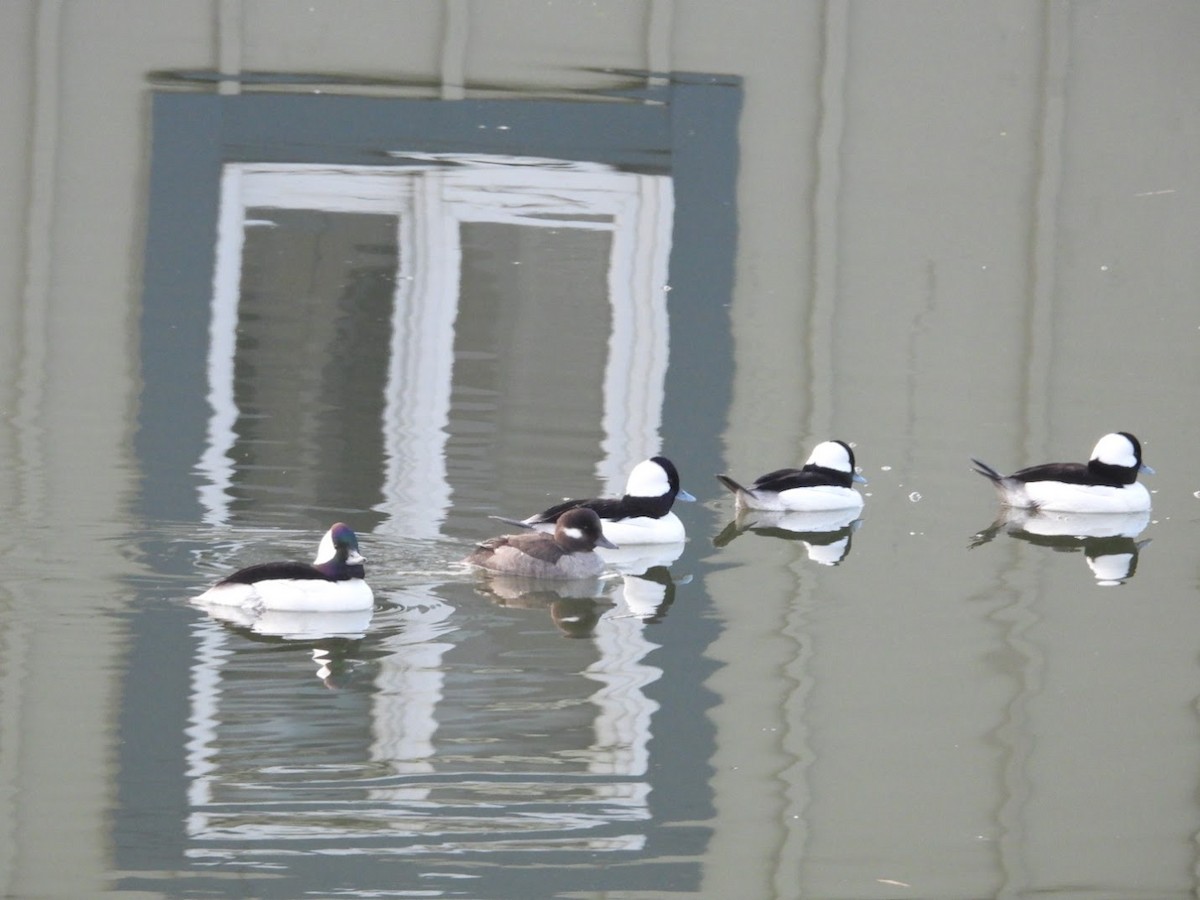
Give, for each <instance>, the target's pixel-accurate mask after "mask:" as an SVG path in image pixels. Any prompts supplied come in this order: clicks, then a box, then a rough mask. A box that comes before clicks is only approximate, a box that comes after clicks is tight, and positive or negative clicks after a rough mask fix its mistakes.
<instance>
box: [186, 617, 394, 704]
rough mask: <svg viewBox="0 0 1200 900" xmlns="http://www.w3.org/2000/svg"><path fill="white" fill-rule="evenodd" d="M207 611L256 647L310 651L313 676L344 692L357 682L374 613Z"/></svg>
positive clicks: (217, 620) (333, 688)
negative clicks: (270, 646)
mask: <svg viewBox="0 0 1200 900" xmlns="http://www.w3.org/2000/svg"><path fill="white" fill-rule="evenodd" d="M204 609H205V611H206V612H207V613H208V615H209V618H211V619H212V620H214V621H216V622H219V623H221V624H222V625H224V626H225V627H226V628H227V629H229V630H230V631H233V632H235V633H237V634H239V635H241V636H242V637H243V638H245V639H246V640H248V641H250V642H252V643H254V644H264V645H266V644H276V645H284V644H287V645H295V646H296V650H297V652H299V651H302V650H305V649H308V650H309V652H310V653H311V655H312V661H313V664H314V665H315V666H316V671H315V673H314V674H315V675H316V677H317V679H318V680H319V681H320V682H322V683H323V684H324V685H325V687H327V688H329V689H330V690H341V689H342V688H344V687H347V686H348V685H349V684H350V682H351V681H353V680H354V670H355V669H357V668H358V666H359V664H360V660H359V651H358V648H359V645H360V644H361V642H362V639H363V638H364V637H366V634H367V629H368V628H369V627H370V625H371V615H372V613H373V610H369V609H366V610H357V611H355V612H344V613H305V612H284V611H281V610H258V611H255V610H247V609H242V608H239V607H232V606H225V607H220V606H209V607H205V608H204ZM305 644H307V645H309V647H308V648H306V647H304V646H303V645H305Z"/></svg>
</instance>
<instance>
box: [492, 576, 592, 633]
mask: <svg viewBox="0 0 1200 900" xmlns="http://www.w3.org/2000/svg"><path fill="white" fill-rule="evenodd" d="M477 590H478V591H479V593H480V594H481V595H482V596H484V597H487V599H488V600H490V601H491V602H492V603H494V604H496V605H497V606H503V607H506V608H508V609H537V610H545V611H547V612H549V613H550V618H551V620H552V621H553V622H554V625H555V627H556V628H558V630H559V631H561V632H562V633H563V635H564V636H565V637H571V638H584V637H591V636H592V634H593V633H594V632H595V630H596V626H597V624H599V622H600V618H601V616H603V615H604V613H605V611H606V610H608V609H611V608H612V605H613V604H612V601H611V600H609V599H608V598H607V597H606V596H605V592H606V590H607V585H606V582H605V580H604V579H601V578H578V579H574V580H568V581H557V582H554V581H547V580H545V579H542V578H526V577H522V576H520V575H502V574H494V573H488V574H486V575H485V576H484V577H483V578H481V579H480V582H479V585H478V588H477Z"/></svg>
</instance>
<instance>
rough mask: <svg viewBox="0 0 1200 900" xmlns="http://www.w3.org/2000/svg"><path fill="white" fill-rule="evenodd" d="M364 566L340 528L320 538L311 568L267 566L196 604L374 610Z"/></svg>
mask: <svg viewBox="0 0 1200 900" xmlns="http://www.w3.org/2000/svg"><path fill="white" fill-rule="evenodd" d="M364 562H365V560H364V559H363V557H362V555H361V554H360V553H359V552H358V538H357V537H356V536H355V534H354V532H353V531H352V530H351V529H350V526H349V525H345V524H343V523H341V522H338V523H337V524H336V525H334V526H333V527H332V528H330V529H329V530H328V531H327V532H325V536H324V537H322V538H321V543H320V545H319V546H318V547H317V557H316V559H314V560H313V562H312V564H311V565H310V564H309V563H301V562H269V563H259V564H258V565H255V566H249V567H248V568H245V569H241V570H240V571H237V572H234V573H233V574H232V575H229V576H227V577H225V578H222V579H221V580H220V581H218V582H217V583H216V584H215V585H213V586H212V587H211V588H209V589H208V590H207V591H205V592H204V593H203V594H201V595H200V596H199V597H197V598H196V602H198V603H204V604H213V605H221V606H241V607H251V608H255V609H276V610H290V611H293V612H342V611H349V610H360V609H370V608H371V607H372V606H374V604H375V597H374V594H372V592H371V588H370V587H369V586H368V585H367V583H366V581H364V580H363V578H364V572H363V563H364Z"/></svg>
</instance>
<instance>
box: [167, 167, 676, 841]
mask: <svg viewBox="0 0 1200 900" xmlns="http://www.w3.org/2000/svg"><path fill="white" fill-rule="evenodd" d="M403 163H404V164H403V165H396V166H325V165H308V164H260V163H255V164H238V163H234V164H228V165H226V166H225V168H224V170H223V174H222V178H221V204H220V213H219V217H218V234H217V248H216V263H215V267H214V276H213V298H212V318H211V333H210V342H209V352H208V399H209V403H210V406H211V414H210V419H209V426H208V435H207V442H206V446H205V449H204V452H203V454H202V457H201V459H200V461H199V463H198V469H199V471H200V472H201V474H202V475H203V477H204V484H203V486H202V487H201V489H200V500H201V503H202V505H203V508H204V518H205V521H206V522H208V523H209V524H214V525H226V524H229V522H230V519H231V502H232V487H233V484H234V475H235V469H236V463H235V462H234V461H233V457H232V450H233V448H234V443H235V440H236V431H235V429H236V425H237V421H238V416H239V410H238V409H237V405H236V398H235V393H234V371H235V355H236V351H237V324H238V315H239V312H238V306H239V295H240V282H241V272H242V263H243V259H242V258H243V251H244V246H245V234H246V229H247V228H251V227H256V226H258V225H259V224H261V223H257V222H255V221H253V220H252V219H251V218H250V217H249V215H248V211H249V210H252V209H271V208H274V209H290V210H308V211H320V212H323V213H347V214H382V215H390V216H394V217H395V218H396V220H397V228H398V234H397V246H398V259H397V268H396V276H395V285H396V288H395V295H394V298H393V299H394V302H393V314H392V323H391V326H392V333H391V348H390V359H389V363H388V373H387V382H386V385H385V390H386V397H385V401H384V415H383V423H382V428H383V445H384V452H385V478H384V486H383V500H382V503H381V505H380V507H379V509H380V511H382V512H384V513H385V515H386V518H385V520H384V521H383V523H382V524H381V525H380V526H379V527H377V529H376V531H377V532H383V533H394V534H398V535H405V536H409V537H414V538H433V537H436V536H438V535H439V534H440V531H441V527H442V524H443V522H444V520H445V517H446V514H447V512H448V508H449V501H450V494H451V492H450V485H449V482H448V478H447V473H446V468H445V458H446V453H445V445H446V441H447V439H448V428H447V426H448V425H449V412H450V397H451V390H452V384H453V354H454V324H455V319H456V317H457V313H458V301H459V289H460V272H461V262H462V247H461V243H460V235H461V229H462V225H463V224H465V223H508V224H519V225H522V226H530V227H548V228H563V227H570V228H578V229H588V230H599V231H605V232H608V233H609V235H610V246H611V250H610V257H609V266H608V275H607V279H608V284H607V289H608V297H609V301H610V304H611V328H612V330H611V332H610V334H609V335H608V341H607V360H606V364H605V378H604V394H603V397H604V399H603V407H604V408H603V418H602V427H603V434H604V438H603V443H602V447H601V458H600V459H599V461H598V463H597V474H598V476H599V477H600V480H601V482H602V484H603V485H604V490H605V491H606V492H607V493H611V494H619V493H622V492H623V488H624V483H625V479H626V477H627V476H628V472H629V470H630V469H631V468H632V467H633V466H634V465H635V464H636V463H637V462H638V461H640V460H641V459H644V458H646V457H647V456H652V455H654V454H656V453H657V452H659V449H660V445H661V436H660V429H661V420H662V405H663V399H664V389H665V379H666V369H667V362H668V321H667V304H666V289H667V275H668V262H669V255H670V248H671V234H672V228H673V218H674V195H673V188H672V182H671V180H670V178H669V177H666V176H655V175H645V174H637V173H629V172H619V171H616V170H614V169H612V168H611V167H608V166H604V165H599V164H592V163H579V162H562V161H553V162H551V161H547V160H541V159H523V158H514V157H494V156H487V157H469V156H462V155H438V156H414V155H407V156H405V157H404V159H403ZM389 599H391V600H393V601H394V602H395V603H396V604H397V605H398V606H399V607H400V608H402V609H404V610H406V611H411V618H412V621H411V623H410V624H411V626H412V627H411V628H409V629H406V631H405V632H404V633H405V634H407V635H408V637H407V638H402V637H399V636H394V637H392V638H390V639H389V640H388V642H387V647H388V649H389V650H390V651H391V654H390V655H389V656H388V657H386V658H384V659H383V660H381V662H380V672H379V674H378V676H377V685H376V686H377V688H378V689H379V690H378V691H377V693H376V697H375V700H374V704H373V712H372V731H373V734H374V740H373V742H372V745H371V747H370V748H369V755H370V756H371V757H372V758H375V759H378V760H380V761H384V762H387V763H389V764H390V765H393V766H394V767H395V771H396V772H397V773H398V774H418V773H425V772H432V771H433V768H432V766H433V760H434V735H435V733H436V730H437V722H438V718H437V711H438V706H439V704H440V703H441V701H442V699H443V694H444V684H443V677H442V671H443V667H442V657H443V656H444V654H445V653H446V652H447V651H448V650H449V649H450V647H451V645H450V644H448V643H446V642H445V641H444V640H438V636H439V635H440V634H441V633H442V631H443V630H445V629H446V628H448V627H449V624H448V622H447V618H448V616H449V614H450V612H451V611H450V610H449V608H448V607H446V606H445V605H444V604H441V603H440V602H439V601H437V600H436V599H434V598H432V597H430V596H428V595H427V594H424V593H423V592H422V591H421V590H420V589H411V590H403V591H400V592H399V593H397V594H395V595H393V596H391V597H390V598H389ZM606 624H607V625H609V626H612V627H611V629H608V628H602V629H601V631H602V632H603V633H598V634H597V635H596V638H595V641H596V647H597V651H598V655H599V659H598V660H597V662H596V663H595V664H594V665H593V666H592V667H590V668H589V669H588V670H587V671H586V672H584V673H581V676H580V677H584V678H587V679H589V680H593V681H597V682H599V683H600V685H601V686H600V688H599V689H598V690H597V691H596V692H595V693H594V694H593V695H592V696H591V701H592V702H593V703H594V704H595V706H596V707H597V713H596V718H595V721H594V725H593V728H594V731H595V735H596V739H595V741H594V744H593V746H592V748H591V750H590V751H589V758H588V760H587V763H586V767H587V770H588V771H589V772H590V773H591V774H594V775H608V776H618V780H614V781H611V782H604V783H597V784H596V785H595V786H594V793H595V798H596V800H597V801H598V802H600V804H601V806H603V807H605V808H608V809H610V810H611V811H612V813H611V815H615V816H616V818H617V819H619V820H623V821H633V820H641V819H644V818H646V816H647V811H646V804H647V802H648V801H647V794H648V791H649V786H648V784H647V783H646V782H645V780H644V778H645V775H646V774H647V771H648V766H649V758H648V756H649V751H648V744H649V739H650V735H651V732H650V725H651V717H652V715H653V712H654V710H655V709H656V708H657V704H655V703H654V702H653V701H652V700H650V699H649V698H648V697H647V696H646V695H645V693H644V691H643V688H644V687H645V686H646V685H647V684H649V683H651V682H653V681H655V680H656V679H657V678H658V677H659V675H660V674H661V673H660V671H659V670H658V669H656V668H654V667H651V666H646V665H644V664H641V663H639V662H638V660H641V659H644V658H645V656H646V655H647V654H648V653H649V652H650V650H652V649H653V648H654V646H655V645H654V644H652V643H650V642H649V641H647V640H646V639H645V637H644V635H643V634H642V633H641V629H642V623H641V622H640V621H639V620H638V619H636V618H634V617H629V618H628V619H625V618H624V617H622V619H621V620H620V621H619V622H617V621H613V622H608V623H606ZM202 631H203V638H202V640H201V641H200V643H199V646H198V648H197V649H198V653H197V657H196V660H195V662H194V665H193V671H192V688H193V690H192V703H193V708H192V719H191V726H190V729H189V731H190V735H191V740H190V742H189V745H188V773H189V776H190V779H191V790H190V800H191V802H192V807H193V809H192V814H191V816H190V817H189V831H190V832H191V834H192V836H193V837H194V838H199V839H202V840H203V839H208V840H216V841H218V842H221V835H222V834H223V832H224V827H225V826H226V825H227V823H224V822H223V821H222V813H221V812H220V811H216V810H213V809H212V808H211V805H210V804H211V801H212V798H213V796H214V790H213V788H214V779H215V780H217V781H219V780H220V779H222V778H223V777H224V776H223V775H222V773H221V769H220V762H219V755H220V752H219V747H220V738H219V732H220V728H221V715H220V706H221V697H222V694H223V691H224V690H225V682H224V678H223V664H224V663H226V662H227V657H228V653H227V650H226V648H227V646H228V644H227V641H228V635H227V633H226V632H225V630H224V629H223V628H222V627H221V626H219V625H216V624H215V623H206V625H205V626H204V627H202ZM416 635H421V636H422V639H421V640H416V641H414V636H416ZM397 695H402V696H403V697H404V698H405V700H404V702H403V703H399V704H397V703H395V702H394V699H395V697H396V696H397ZM397 707H399V708H397ZM425 794H426V791H425V789H424V788H423V787H421V786H420V785H419V784H418V785H411V786H404V787H391V788H380V789H377V790H376V791H375V794H374V798H373V799H375V800H376V801H377V802H380V803H383V804H403V803H405V802H414V801H416V802H420V801H421V800H422V799H423V798H424V796H425ZM618 809H621V810H623V812H621V813H620V814H617V813H616V810H618ZM270 831H271V828H270V826H269V824H266V823H264V831H263V832H262V833H261V834H260V835H258V836H261V837H264V838H266V837H269V836H270V835H269V832H270ZM583 831H584V832H585V833H583V834H581V835H580V837H579V841H580V842H581V845H582V846H586V847H590V849H592V850H609V849H636V847H638V846H640V845H641V842H642V841H643V839H644V836H643V835H641V834H640V833H638V832H637V831H632V832H630V833H628V834H624V835H615V836H614V835H610V836H608V837H606V838H599V837H590V836H588V835H586V831H587V828H586V827H585V828H583ZM342 836H344V837H353V835H342ZM243 837H250V838H251V839H253V837H254V836H252V835H243ZM464 849H466V847H464ZM196 852H199V853H201V854H202V855H203V853H204V852H205V851H202V850H197V851H196Z"/></svg>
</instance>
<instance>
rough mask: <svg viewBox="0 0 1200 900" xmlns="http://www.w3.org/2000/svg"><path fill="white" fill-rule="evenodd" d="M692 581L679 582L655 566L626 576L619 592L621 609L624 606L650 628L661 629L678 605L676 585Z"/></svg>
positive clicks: (662, 568) (629, 613) (687, 579)
mask: <svg viewBox="0 0 1200 900" xmlns="http://www.w3.org/2000/svg"><path fill="white" fill-rule="evenodd" d="M689 581H691V577H690V576H689V577H686V578H681V579H678V580H676V579H675V578H673V577H672V576H671V570H670V569H668V568H667V567H666V566H652V567H651V568H649V569H646V570H644V571H642V572H640V573H638V574H636V575H622V576H621V587H620V588H619V589H618V590H617V594H616V595H615V596H616V599H617V601H618V606H621V605H623V606H624V608H625V609H626V610H628V612H623V613H621V615H630V616H633V617H634V618H637V619H641V620H642V622H644V623H646V624H647V625H657V624H658V623H659V622H661V621H662V620H663V619H665V618H666V616H667V610H669V609H670V608H671V604H673V603H674V602H675V585H676V584H687V583H688V582H689Z"/></svg>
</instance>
